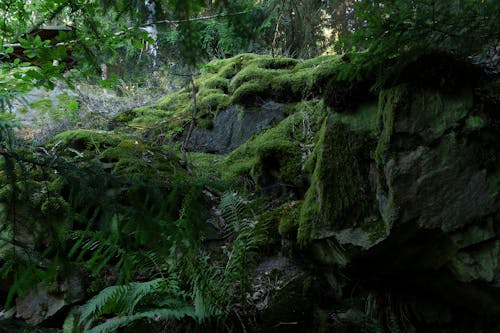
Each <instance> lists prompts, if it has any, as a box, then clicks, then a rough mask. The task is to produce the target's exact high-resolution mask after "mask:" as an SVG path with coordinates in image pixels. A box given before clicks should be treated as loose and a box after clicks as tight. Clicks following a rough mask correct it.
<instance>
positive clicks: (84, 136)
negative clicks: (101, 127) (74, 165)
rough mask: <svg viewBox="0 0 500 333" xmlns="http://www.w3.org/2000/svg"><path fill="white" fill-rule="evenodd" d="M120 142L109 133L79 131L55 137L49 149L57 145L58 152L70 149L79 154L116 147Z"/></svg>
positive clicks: (118, 138) (117, 137) (71, 131)
mask: <svg viewBox="0 0 500 333" xmlns="http://www.w3.org/2000/svg"><path fill="white" fill-rule="evenodd" d="M120 140H121V138H120V136H118V135H116V134H114V133H111V132H106V131H97V130H84V129H80V130H70V131H66V132H63V133H60V134H58V135H56V136H55V137H54V138H53V139H52V140H51V142H50V143H49V147H52V146H55V145H56V144H57V147H58V149H60V150H61V149H64V148H72V149H75V150H78V151H80V152H83V151H96V150H102V149H106V148H108V147H112V146H116V145H117V144H118V143H120Z"/></svg>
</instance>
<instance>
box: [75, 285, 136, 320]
mask: <svg viewBox="0 0 500 333" xmlns="http://www.w3.org/2000/svg"><path fill="white" fill-rule="evenodd" d="M126 291H127V287H126V286H111V287H107V288H104V289H103V290H101V292H100V293H99V294H97V295H96V296H94V297H92V298H91V299H90V300H89V301H88V302H87V303H85V305H84V306H83V307H82V314H81V316H80V321H79V324H80V325H84V327H85V328H86V329H87V328H88V327H89V326H90V324H91V323H92V321H93V320H94V319H95V318H97V317H99V316H100V315H101V314H103V313H104V312H105V309H106V307H115V306H116V305H117V304H119V301H120V298H121V297H123V294H124V293H125V292H126Z"/></svg>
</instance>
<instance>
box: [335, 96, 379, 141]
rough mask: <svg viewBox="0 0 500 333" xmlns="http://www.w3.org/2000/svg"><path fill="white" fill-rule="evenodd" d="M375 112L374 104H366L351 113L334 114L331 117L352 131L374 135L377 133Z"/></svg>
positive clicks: (375, 106) (376, 108)
mask: <svg viewBox="0 0 500 333" xmlns="http://www.w3.org/2000/svg"><path fill="white" fill-rule="evenodd" d="M377 110H378V107H377V104H376V103H371V102H367V103H363V104H361V105H360V106H358V107H357V108H356V109H355V110H354V111H353V112H351V113H335V114H334V116H333V117H334V119H335V120H337V121H339V122H341V123H343V124H345V125H346V126H347V127H348V128H349V129H350V130H352V131H355V132H369V133H372V134H376V133H377V131H378V116H377Z"/></svg>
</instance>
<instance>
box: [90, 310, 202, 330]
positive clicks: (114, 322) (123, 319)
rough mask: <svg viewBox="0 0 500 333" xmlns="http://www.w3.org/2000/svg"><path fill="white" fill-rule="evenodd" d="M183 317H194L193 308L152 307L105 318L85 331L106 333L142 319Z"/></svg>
mask: <svg viewBox="0 0 500 333" xmlns="http://www.w3.org/2000/svg"><path fill="white" fill-rule="evenodd" d="M184 317H194V314H193V309H192V308H191V307H190V306H185V307H183V308H177V309H174V310H169V309H153V310H148V311H144V312H139V313H136V314H133V315H126V316H120V317H114V318H111V319H108V320H106V321H105V322H104V323H102V324H99V325H97V326H95V327H93V328H92V329H90V330H88V331H86V332H88V333H107V332H116V330H117V329H118V328H120V327H124V326H129V325H131V324H132V323H134V322H137V321H139V320H144V319H151V320H155V321H156V320H158V319H159V318H163V319H177V320H178V319H182V318H184Z"/></svg>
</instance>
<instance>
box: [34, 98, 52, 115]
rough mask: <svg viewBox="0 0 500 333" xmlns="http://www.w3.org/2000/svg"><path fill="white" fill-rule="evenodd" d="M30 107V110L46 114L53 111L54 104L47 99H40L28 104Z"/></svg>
mask: <svg viewBox="0 0 500 333" xmlns="http://www.w3.org/2000/svg"><path fill="white" fill-rule="evenodd" d="M30 107H31V108H32V109H36V110H39V111H40V112H41V113H48V112H49V111H50V110H51V109H53V108H54V107H55V106H54V103H53V102H52V100H51V99H49V98H44V99H40V100H38V101H34V102H31V103H30Z"/></svg>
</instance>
